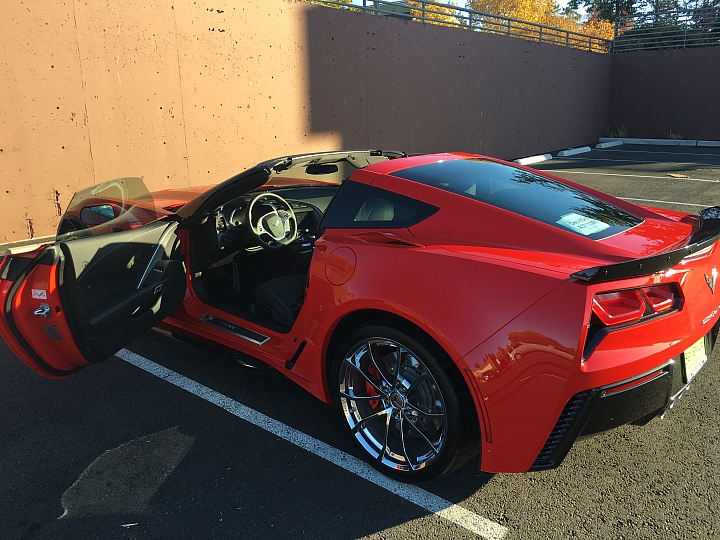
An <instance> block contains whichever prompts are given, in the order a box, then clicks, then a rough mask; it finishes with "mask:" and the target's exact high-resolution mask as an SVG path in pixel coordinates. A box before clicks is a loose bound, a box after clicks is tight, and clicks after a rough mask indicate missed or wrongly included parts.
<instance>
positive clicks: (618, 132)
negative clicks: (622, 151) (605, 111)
mask: <svg viewBox="0 0 720 540" xmlns="http://www.w3.org/2000/svg"><path fill="white" fill-rule="evenodd" d="M605 136H606V137H612V138H614V139H615V138H618V139H624V138H625V137H627V136H628V134H627V126H626V125H625V124H623V125H622V126H617V127H616V128H615V129H613V128H611V127H610V126H608V127H606V128H605Z"/></svg>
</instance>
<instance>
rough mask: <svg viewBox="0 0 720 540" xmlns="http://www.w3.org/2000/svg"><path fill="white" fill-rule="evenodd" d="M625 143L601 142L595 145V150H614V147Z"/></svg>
mask: <svg viewBox="0 0 720 540" xmlns="http://www.w3.org/2000/svg"><path fill="white" fill-rule="evenodd" d="M622 143H623V142H622V141H607V142H601V143H598V144H596V145H595V148H599V149H601V150H602V149H603V148H612V147H613V146H620V145H621V144H622Z"/></svg>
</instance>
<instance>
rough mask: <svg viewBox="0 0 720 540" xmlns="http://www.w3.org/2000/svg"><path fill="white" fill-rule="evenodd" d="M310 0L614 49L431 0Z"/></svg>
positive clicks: (594, 49) (564, 43) (589, 38)
mask: <svg viewBox="0 0 720 540" xmlns="http://www.w3.org/2000/svg"><path fill="white" fill-rule="evenodd" d="M310 1H311V3H313V4H320V5H326V6H329V7H338V8H342V9H347V10H351V11H358V12H363V13H372V14H374V15H385V16H388V17H396V18H400V19H406V20H412V21H417V22H423V23H427V24H437V25H441V26H452V27H455V28H462V29H464V30H472V31H474V32H489V33H491V34H502V35H505V36H513V37H517V38H521V39H527V40H530V41H537V42H540V43H551V44H553V45H561V46H565V47H573V48H575V49H584V50H586V51H592V52H596V53H608V52H610V51H611V50H612V41H611V40H608V39H604V38H600V37H597V36H591V35H588V34H580V33H578V32H572V31H570V30H563V29H562V28H555V27H552V26H546V25H544V24H538V23H533V22H528V21H521V20H519V19H513V18H510V17H503V16H502V15H494V14H492V13H485V12H482V11H477V10H474V9H470V8H463V7H457V6H452V5H448V4H443V3H440V2H433V1H431V0H406V1H405V2H391V1H388V0H362V5H359V4H346V3H344V2H338V1H336V0H310Z"/></svg>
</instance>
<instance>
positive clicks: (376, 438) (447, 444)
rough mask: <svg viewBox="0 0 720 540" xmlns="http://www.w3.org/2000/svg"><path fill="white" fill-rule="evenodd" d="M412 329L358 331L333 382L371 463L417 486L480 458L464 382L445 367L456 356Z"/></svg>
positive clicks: (345, 346)
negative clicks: (450, 374) (411, 330)
mask: <svg viewBox="0 0 720 540" xmlns="http://www.w3.org/2000/svg"><path fill="white" fill-rule="evenodd" d="M412 334H413V335H411V333H406V332H403V331H400V330H397V329H395V328H391V327H388V326H367V327H363V328H360V329H358V330H357V331H355V332H353V333H352V334H351V335H350V336H348V337H347V338H346V339H345V341H344V342H343V343H342V344H341V345H340V347H339V348H338V353H337V355H336V357H335V361H334V365H333V367H334V370H333V373H332V376H331V382H332V384H333V387H332V389H333V392H334V396H333V397H334V398H335V402H336V403H337V404H338V405H339V409H340V413H341V415H342V418H343V421H344V423H345V425H346V426H347V427H348V429H349V430H350V434H351V435H352V436H353V438H354V439H355V441H356V443H358V445H359V446H360V448H361V449H362V451H363V454H364V457H365V458H366V459H367V461H369V463H370V464H371V465H372V466H373V467H375V468H376V469H378V470H379V471H381V472H382V473H384V474H386V475H388V476H390V477H392V478H395V479H397V480H401V481H403V482H411V483H415V482H424V481H427V480H430V479H433V478H436V477H439V476H442V475H445V474H448V473H450V472H451V471H453V470H455V469H456V468H457V467H459V466H460V465H462V464H463V463H464V462H465V461H467V459H469V458H470V457H471V456H472V455H474V453H475V451H476V446H477V440H478V434H477V420H476V418H477V417H476V415H475V407H474V404H473V402H472V399H471V398H470V396H469V393H468V391H467V387H466V386H465V385H464V381H462V379H461V378H459V376H456V377H455V378H451V377H450V376H449V375H448V372H447V371H446V370H445V369H444V368H443V366H442V362H443V361H445V362H450V359H449V358H447V357H446V356H445V355H444V353H442V351H441V350H440V351H437V350H435V351H433V349H438V348H437V347H432V346H430V347H428V346H426V345H425V344H428V345H432V344H430V343H429V340H427V339H423V337H424V336H419V335H418V336H417V337H416V335H414V334H419V333H414V332H413V333H412ZM431 351H433V352H434V354H433V352H431ZM453 367H454V366H453ZM450 372H451V373H452V371H450ZM458 379H459V380H458ZM456 390H458V391H456ZM458 396H460V399H459V398H458ZM462 398H464V399H462ZM468 399H469V403H467V401H468Z"/></svg>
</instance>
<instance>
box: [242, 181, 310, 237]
mask: <svg viewBox="0 0 720 540" xmlns="http://www.w3.org/2000/svg"><path fill="white" fill-rule="evenodd" d="M260 206H263V207H265V208H267V209H268V211H267V212H265V213H264V214H262V215H261V216H259V217H257V218H255V217H254V214H253V209H255V208H256V207H260ZM265 208H264V209H265ZM264 209H263V210H264ZM260 212H262V210H261V209H260V208H258V209H257V210H256V213H260ZM247 223H248V225H249V226H250V230H251V232H252V233H253V235H254V236H255V238H257V241H258V242H260V245H261V246H262V247H264V248H268V249H280V248H281V247H283V246H287V245H288V244H290V243H292V242H293V240H295V238H297V232H298V231H297V218H296V217H295V212H293V209H292V206H290V204H289V203H288V202H287V201H286V200H285V199H283V198H282V197H281V196H280V195H276V194H275V193H260V194H259V195H256V196H255V197H253V200H252V201H250V205H249V206H248V219H247Z"/></svg>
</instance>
